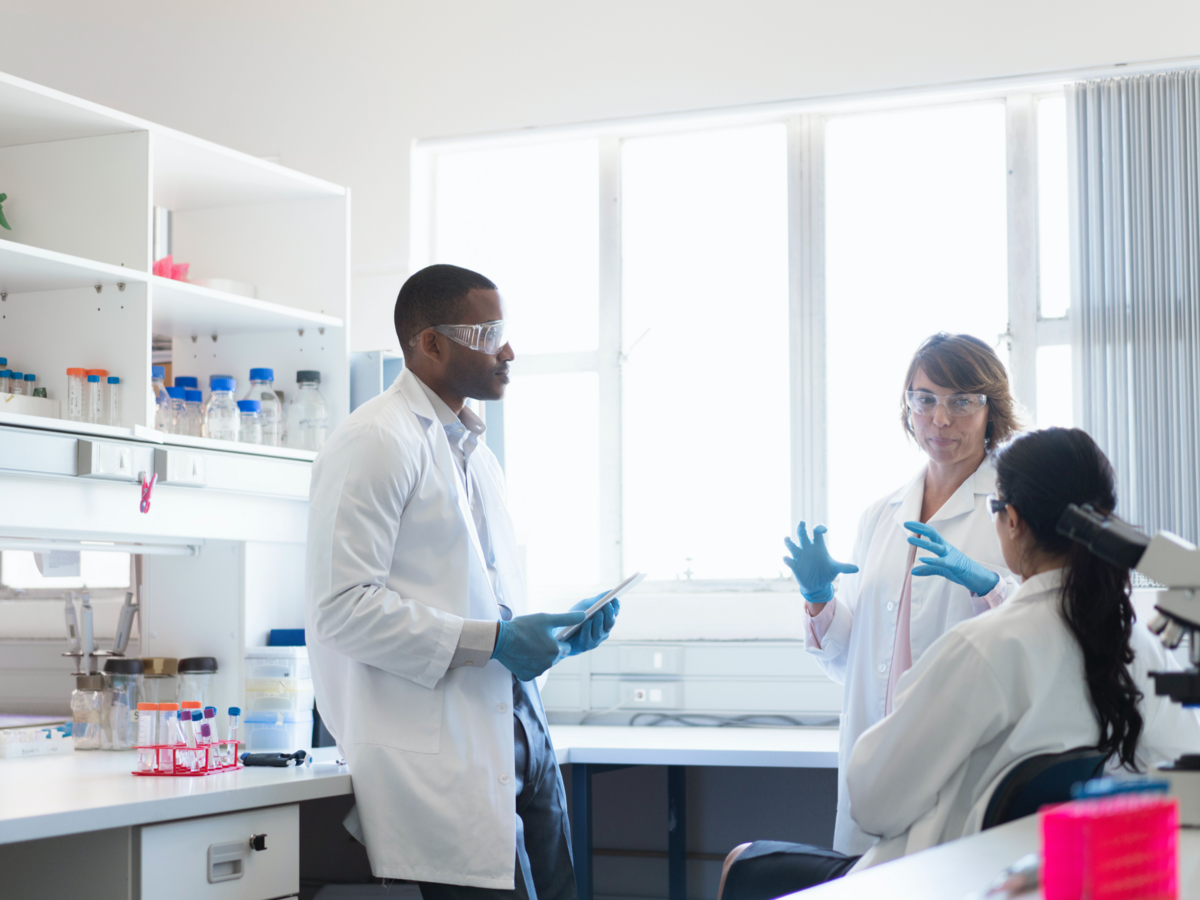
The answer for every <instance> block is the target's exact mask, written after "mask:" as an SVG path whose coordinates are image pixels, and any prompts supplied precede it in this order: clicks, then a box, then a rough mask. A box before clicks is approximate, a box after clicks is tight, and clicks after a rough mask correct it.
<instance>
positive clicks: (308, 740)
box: [241, 709, 313, 753]
mask: <svg viewBox="0 0 1200 900" xmlns="http://www.w3.org/2000/svg"><path fill="white" fill-rule="evenodd" d="M312 730H313V714H312V710H311V709H308V710H290V711H283V710H278V711H275V712H271V711H269V710H268V711H258V712H247V713H245V715H243V716H242V731H243V739H242V746H241V751H242V752H249V753H262V752H264V751H281V752H284V753H294V752H295V751H297V750H312Z"/></svg>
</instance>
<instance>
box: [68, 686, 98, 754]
mask: <svg viewBox="0 0 1200 900" xmlns="http://www.w3.org/2000/svg"><path fill="white" fill-rule="evenodd" d="M103 703H104V676H103V675H76V676H75V690H73V691H72V692H71V719H72V720H73V724H72V726H71V736H72V737H73V738H74V739H75V749H76V750H99V749H100V713H101V707H102V705H103Z"/></svg>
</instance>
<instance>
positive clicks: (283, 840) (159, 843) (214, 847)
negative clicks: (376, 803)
mask: <svg viewBox="0 0 1200 900" xmlns="http://www.w3.org/2000/svg"><path fill="white" fill-rule="evenodd" d="M254 835H265V837H263V838H262V839H261V840H260V841H259V842H258V843H259V845H260V846H263V845H265V849H261V850H256V849H253V848H252V846H251V837H252V836H254ZM141 839H142V846H141V889H142V890H141V898H142V900H274V898H278V897H289V896H292V895H293V894H296V893H298V892H299V890H300V807H299V806H297V805H296V804H292V805H291V806H272V807H267V808H265V809H252V810H248V811H246V812H239V813H230V814H228V815H224V816H207V817H205V818H202V819H184V820H183V821H180V822H168V823H165V824H163V825H148V826H146V827H144V828H142V835H141Z"/></svg>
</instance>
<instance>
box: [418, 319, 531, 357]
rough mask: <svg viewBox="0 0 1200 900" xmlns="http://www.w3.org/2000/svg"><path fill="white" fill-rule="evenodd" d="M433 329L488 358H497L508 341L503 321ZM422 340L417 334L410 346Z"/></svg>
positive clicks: (419, 334) (443, 326) (439, 326)
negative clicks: (484, 354)
mask: <svg viewBox="0 0 1200 900" xmlns="http://www.w3.org/2000/svg"><path fill="white" fill-rule="evenodd" d="M431 327H432V328H433V330H434V331H436V332H437V333H438V334H444V335H445V336H446V337H448V338H450V340H452V341H454V342H455V343H457V344H462V345H463V346H464V347H470V348H471V349H472V350H478V351H479V352H480V353H486V354H487V355H488V356H495V355H496V354H497V353H499V352H500V348H501V347H503V346H504V342H505V341H506V340H507V338H506V337H505V330H504V320H503V319H496V320H495V321H493V322H484V323H483V324H482V325H433V326H431ZM420 339H421V333H420V332H417V334H415V335H414V336H413V337H412V338H411V339H410V340H409V342H408V346H410V347H415V346H417V341H419V340H420Z"/></svg>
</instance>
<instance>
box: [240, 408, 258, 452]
mask: <svg viewBox="0 0 1200 900" xmlns="http://www.w3.org/2000/svg"><path fill="white" fill-rule="evenodd" d="M237 405H238V420H239V424H238V440H239V441H241V442H242V443H243V444H261V443H262V438H263V427H262V414H261V409H262V404H260V403H259V402H258V401H257V400H239V401H238V402H237Z"/></svg>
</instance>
